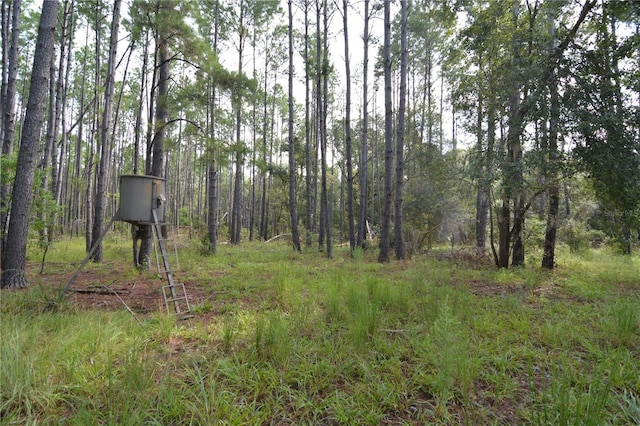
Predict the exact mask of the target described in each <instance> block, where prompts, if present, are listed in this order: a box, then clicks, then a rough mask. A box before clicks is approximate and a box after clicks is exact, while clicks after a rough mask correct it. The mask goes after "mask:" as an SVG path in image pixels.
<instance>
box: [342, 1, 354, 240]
mask: <svg viewBox="0 0 640 426" xmlns="http://www.w3.org/2000/svg"><path fill="white" fill-rule="evenodd" d="M342 8H343V9H344V10H343V15H342V18H343V24H344V66H345V80H346V85H347V94H346V105H345V148H346V151H347V152H346V159H345V160H346V163H347V221H348V224H349V248H350V249H351V251H353V250H354V249H355V248H356V234H355V232H356V231H355V223H354V214H353V166H352V165H351V157H352V154H351V68H350V65H349V33H348V29H349V27H348V25H347V16H348V13H349V11H348V2H347V0H342Z"/></svg>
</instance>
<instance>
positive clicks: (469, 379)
mask: <svg viewBox="0 0 640 426" xmlns="http://www.w3.org/2000/svg"><path fill="white" fill-rule="evenodd" d="M128 244H129V243H128V241H126V239H122V238H121V239H112V240H109V242H108V244H106V246H105V264H104V265H95V264H89V265H88V268H91V271H92V273H96V274H98V275H99V274H104V275H105V276H106V275H107V272H108V270H109V269H113V268H114V266H115V265H118V267H120V268H122V271H121V272H122V273H123V274H125V275H124V276H125V277H129V276H134V274H137V272H136V271H133V270H130V269H129V267H128V266H124V265H126V264H127V262H128V259H127V256H128V255H129V251H128ZM183 246H186V247H187V248H184V249H182V250H181V252H180V264H181V272H180V274H181V276H182V277H186V279H187V280H188V281H189V282H190V283H194V284H193V285H197V287H198V291H199V292H200V294H202V295H203V296H202V297H203V300H200V301H197V303H195V304H194V306H195V309H194V311H195V312H196V317H195V318H194V319H191V320H189V321H184V322H179V321H178V322H176V321H175V320H174V319H173V318H170V317H167V316H165V315H163V314H162V313H159V314H146V315H138V319H140V321H141V323H142V325H141V324H139V323H138V322H137V321H136V320H135V319H134V318H133V317H132V316H131V315H130V314H128V313H127V312H126V311H125V310H124V309H123V310H121V311H116V312H113V311H100V310H93V311H87V310H80V309H78V308H77V307H74V306H73V305H72V304H70V303H65V304H63V305H56V306H55V309H51V305H50V303H49V302H50V300H51V295H52V294H54V295H55V292H54V291H53V290H52V288H59V286H61V285H64V284H65V283H64V282H63V283H59V282H55V279H58V280H59V279H60V277H64V276H70V275H71V274H72V273H73V268H74V264H75V265H77V264H78V263H79V262H80V261H81V260H82V258H83V253H84V252H83V248H84V246H83V241H81V240H75V239H74V240H68V241H63V242H59V243H56V244H55V245H54V246H53V247H52V248H51V249H50V252H49V253H48V257H47V258H48V263H47V264H46V265H45V273H44V275H41V276H36V275H32V277H33V279H32V283H33V285H32V287H31V288H30V289H29V290H27V291H19V292H15V291H3V292H0V297H1V300H0V302H1V304H0V314H1V321H0V336H1V337H2V344H1V345H0V424H53V423H60V422H62V423H65V424H78V425H80V424H114V425H115V424H127V425H136V424H140V425H141V424H158V425H165V424H176V425H183V424H184V425H186V424H202V425H204V424H218V423H222V424H263V423H268V424H308V425H312V424H350V425H351V424H363V425H369V424H370V425H378V424H416V425H418V424H442V425H445V424H503V425H507V424H534V425H558V424H559V425H574V424H576V425H577V424H581V425H582V424H594V425H596V424H597V425H600V424H612V425H616V424H620V425H625V424H637V423H638V420H639V419H640V376H638V366H639V365H640V259H639V258H638V256H637V255H634V256H632V257H621V256H616V255H615V254H613V253H611V252H608V251H606V250H601V251H591V252H587V251H582V252H580V253H578V254H571V253H569V251H568V250H567V251H564V250H562V249H561V250H560V252H559V255H558V258H559V260H558V263H559V265H560V266H559V268H558V269H557V270H555V271H544V270H541V269H539V268H538V267H537V266H535V267H534V266H528V267H525V268H518V269H509V270H500V271H497V270H495V269H493V268H491V267H478V266H477V265H474V266H473V267H470V265H467V264H466V263H465V261H464V260H456V259H450V260H437V259H436V257H435V256H422V257H420V256H414V258H413V259H412V260H410V261H407V262H391V263H390V264H387V265H380V264H378V263H377V262H376V261H375V258H376V256H375V255H376V254H375V253H373V252H371V251H359V252H358V253H357V256H356V257H355V258H354V259H353V260H349V256H348V253H347V252H344V251H342V250H341V249H337V250H336V253H335V256H334V258H333V259H326V258H324V257H323V256H322V254H320V253H316V252H314V251H312V250H309V251H307V252H304V253H302V254H298V253H293V252H292V251H291V249H290V247H289V246H288V244H286V243H277V242H273V243H269V244H263V243H244V244H242V245H240V246H227V245H221V246H220V247H219V248H218V253H217V254H216V255H215V256H208V257H207V256H204V257H203V256H202V255H200V254H199V251H198V248H197V246H196V245H194V247H193V248H191V247H190V245H189V244H183ZM34 251H35V249H34ZM30 259H32V261H33V262H38V260H37V259H38V254H37V253H32V254H31V256H30ZM69 262H71V265H69V264H68V263H69ZM32 274H35V273H33V272H32ZM128 274H131V275H128ZM54 278H55V279H54Z"/></svg>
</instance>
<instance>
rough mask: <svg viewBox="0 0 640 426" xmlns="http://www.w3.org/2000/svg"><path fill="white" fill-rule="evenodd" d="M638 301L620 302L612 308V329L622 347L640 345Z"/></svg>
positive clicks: (639, 310)
mask: <svg viewBox="0 0 640 426" xmlns="http://www.w3.org/2000/svg"><path fill="white" fill-rule="evenodd" d="M637 302H638V301H637V300H636V303H632V302H630V301H619V302H617V303H615V304H613V306H612V308H611V328H612V333H613V336H614V337H615V340H616V341H617V342H618V344H620V345H625V344H633V343H638V339H639V338H640V309H639V308H638V303H637Z"/></svg>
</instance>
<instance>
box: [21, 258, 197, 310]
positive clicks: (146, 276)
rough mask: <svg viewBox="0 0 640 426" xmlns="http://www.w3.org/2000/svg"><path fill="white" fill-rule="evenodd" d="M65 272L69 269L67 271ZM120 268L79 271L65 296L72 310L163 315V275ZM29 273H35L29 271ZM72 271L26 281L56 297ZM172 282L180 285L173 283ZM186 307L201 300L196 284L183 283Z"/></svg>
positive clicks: (109, 266) (109, 265)
mask: <svg viewBox="0 0 640 426" xmlns="http://www.w3.org/2000/svg"><path fill="white" fill-rule="evenodd" d="M67 269H68V268H67ZM123 269H124V268H123V266H122V265H119V264H118V263H115V262H110V263H105V264H104V265H101V266H100V267H99V268H93V269H90V270H83V271H81V272H80V273H79V274H78V276H77V278H76V279H75V280H74V282H73V284H72V285H71V287H69V290H68V292H67V297H68V298H69V300H70V301H71V303H72V305H73V306H74V307H77V308H78V309H80V310H95V309H101V310H110V311H114V310H122V309H127V308H128V309H130V310H131V311H132V312H134V313H152V312H166V307H165V306H164V301H163V298H162V286H164V285H167V284H168V282H167V280H166V278H165V277H164V274H161V275H159V274H158V273H156V272H155V271H154V272H145V271H141V272H140V273H138V274H133V275H134V276H132V272H130V271H128V272H126V273H125V271H124V270H123ZM28 270H32V271H33V270H37V269H36V268H35V267H34V268H28ZM72 275H73V271H71V272H69V271H68V270H66V269H62V268H52V269H51V272H47V271H45V273H43V274H37V273H36V274H33V275H32V276H31V277H30V279H29V281H30V283H31V286H32V287H35V286H40V287H42V288H43V290H45V291H46V292H47V293H49V292H51V293H52V294H53V293H54V292H56V293H57V291H58V290H56V289H60V288H63V287H65V286H66V285H67V283H68V281H69V279H70V278H71V276H72ZM174 281H175V282H182V281H178V280H176V279H175V277H174ZM185 289H186V292H187V296H188V298H189V303H190V304H191V306H194V305H196V304H198V303H200V301H202V300H204V296H203V294H202V291H201V290H200V289H199V288H198V287H197V285H196V283H187V282H185Z"/></svg>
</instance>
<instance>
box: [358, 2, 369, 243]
mask: <svg viewBox="0 0 640 426" xmlns="http://www.w3.org/2000/svg"><path fill="white" fill-rule="evenodd" d="M362 41H363V44H364V59H363V61H362V67H363V70H362V141H361V146H360V167H359V170H358V172H359V173H360V206H359V209H358V234H357V238H358V241H357V242H356V246H357V247H362V248H364V241H365V239H366V235H367V229H366V227H367V195H368V194H367V192H368V190H369V189H368V176H369V170H368V168H367V156H368V149H369V147H368V141H367V138H368V135H369V107H368V96H369V87H368V83H367V82H368V77H369V76H368V73H369V0H364V34H363V37H362Z"/></svg>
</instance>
